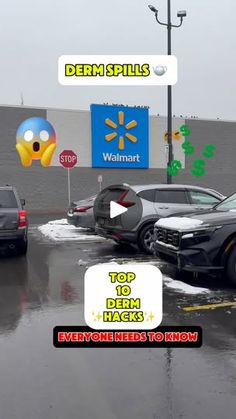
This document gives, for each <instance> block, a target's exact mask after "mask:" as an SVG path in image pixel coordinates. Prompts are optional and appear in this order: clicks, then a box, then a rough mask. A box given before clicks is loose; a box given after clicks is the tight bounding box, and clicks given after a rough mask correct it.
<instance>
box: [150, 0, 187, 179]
mask: <svg viewBox="0 0 236 419" xmlns="http://www.w3.org/2000/svg"><path fill="white" fill-rule="evenodd" d="M148 7H149V9H150V10H151V11H152V12H153V13H155V17H156V21H157V22H158V23H159V24H160V25H163V26H166V27H167V54H168V55H171V29H172V28H179V27H180V26H181V25H182V23H183V19H184V17H185V16H187V13H186V11H185V10H182V11H179V12H177V17H179V18H180V23H179V25H173V24H172V23H171V0H167V23H164V22H161V21H160V20H159V18H158V10H157V9H156V8H155V7H154V6H152V5H149V6H148ZM167 136H168V162H167V165H168V166H169V165H170V164H171V162H172V160H173V142H172V86H167ZM167 183H169V184H170V183H172V176H171V174H170V173H168V172H167Z"/></svg>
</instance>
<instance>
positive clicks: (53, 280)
mask: <svg viewBox="0 0 236 419" xmlns="http://www.w3.org/2000/svg"><path fill="white" fill-rule="evenodd" d="M48 221H49V217H36V216H34V217H32V218H31V225H30V234H29V240H30V242H29V252H28V256H27V258H26V259H24V258H23V259H19V258H16V257H15V256H14V255H5V254H3V255H1V257H0V278H1V279H0V345H1V353H0V406H1V410H0V418H3V419H15V418H17V419H28V418H29V419H42V418H45V419H46V418H47V419H48V418H50V419H54V418H55V419H64V418H66V417H68V418H70V419H78V418H79V419H85V418H86V419H87V418H91V419H95V418H96V419H113V418H114V419H128V418H129V419H134V418H135V419H137V418H140V419H144V418H145V419H149V418H150V419H157V418H160V419H172V418H173V419H176V418H186V419H189V418H191V417H193V418H194V419H198V418H199V419H200V418H205V417H206V418H209V419H211V418H212V419H213V418H214V419H218V418H219V419H220V418H222V417H224V418H232V417H234V416H235V407H236V403H235V396H236V385H235V376H236V362H235V355H236V349H235V348H236V338H235V329H236V326H235V313H236V311H235V308H236V289H232V288H230V286H228V285H227V284H226V282H225V281H224V280H222V279H216V278H206V277H204V276H201V277H198V278H193V277H191V276H190V277H189V276H187V277H186V276H184V277H183V276H177V275H176V273H175V272H174V271H173V269H172V268H171V267H170V266H168V265H167V264H163V263H161V262H160V261H159V260H158V259H157V258H155V257H153V256H145V255H143V254H141V253H139V252H138V251H137V249H136V248H135V247H124V246H117V245H115V244H113V243H112V242H110V241H106V240H103V239H100V238H98V237H96V236H95V237H94V235H93V233H89V234H88V233H86V232H84V231H75V230H74V229H71V228H69V227H68V226H67V225H66V223H65V221H63V219H62V220H60V219H59V220H57V221H56V222H55V221H54V220H53V221H52V217H51V223H50V224H48ZM99 263H120V264H125V263H149V264H154V265H156V266H158V267H159V268H160V269H161V271H162V272H163V279H164V317H163V324H165V325H199V326H202V328H203V341H204V344H203V347H202V348H200V349H145V348H142V349H140V348H136V349H128V348H126V349H124V348H121V349H118V348H117V349H95V348H93V349H55V348H54V347H53V344H52V330H53V327H54V326H56V325H84V324H85V322H84V315H83V303H84V297H83V292H84V290H83V279H84V273H85V271H86V269H87V268H88V267H89V266H92V265H95V264H99ZM95 280H96V278H95Z"/></svg>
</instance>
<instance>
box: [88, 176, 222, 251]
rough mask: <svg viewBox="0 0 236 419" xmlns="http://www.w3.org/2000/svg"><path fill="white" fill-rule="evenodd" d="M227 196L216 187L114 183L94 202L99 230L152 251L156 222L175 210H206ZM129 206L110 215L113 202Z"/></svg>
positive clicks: (178, 211)
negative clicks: (114, 215) (116, 215)
mask: <svg viewBox="0 0 236 419" xmlns="http://www.w3.org/2000/svg"><path fill="white" fill-rule="evenodd" d="M224 198H225V197H224V196H223V195H222V194H220V193H219V192H216V191H214V190H212V189H207V188H201V187H198V186H191V185H162V184H154V185H132V186H131V185H127V184H120V185H111V186H109V187H107V188H105V189H103V191H101V192H100V193H99V194H98V196H97V198H96V200H95V203H94V218H95V221H96V231H97V233H98V234H99V235H101V236H104V237H107V238H111V239H113V240H115V241H116V242H129V243H134V244H138V245H139V247H140V249H141V250H142V251H144V252H146V253H152V244H153V230H154V223H155V222H156V221H157V220H158V219H159V218H162V217H167V216H170V215H171V214H175V213H182V212H185V213H186V212H194V211H196V210H205V209H207V208H211V207H212V206H214V205H216V204H217V203H218V202H221V201H222V200H223V199H224ZM111 201H115V202H116V203H118V204H120V205H122V206H123V207H125V208H127V209H128V211H127V212H125V213H123V214H121V215H120V216H118V217H115V218H110V202H111Z"/></svg>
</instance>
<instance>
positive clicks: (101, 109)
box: [90, 105, 149, 169]
mask: <svg viewBox="0 0 236 419" xmlns="http://www.w3.org/2000/svg"><path fill="white" fill-rule="evenodd" d="M90 109H91V118H92V167H116V168H117V167H120V168H121V167H122V168H127V169H129V168H135V169H139V168H142V169H147V168H148V162H149V152H148V109H144V108H131V107H126V106H107V105H91V107H90Z"/></svg>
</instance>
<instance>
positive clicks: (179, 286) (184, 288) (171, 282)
mask: <svg viewBox="0 0 236 419" xmlns="http://www.w3.org/2000/svg"><path fill="white" fill-rule="evenodd" d="M163 282H164V284H165V286H166V287H167V288H172V289H173V290H175V291H177V292H182V293H183V294H192V295H195V294H206V293H209V292H210V290H209V289H208V288H201V287H193V286H192V285H189V284H186V282H182V281H177V280H175V279H172V278H170V277H168V276H163Z"/></svg>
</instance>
